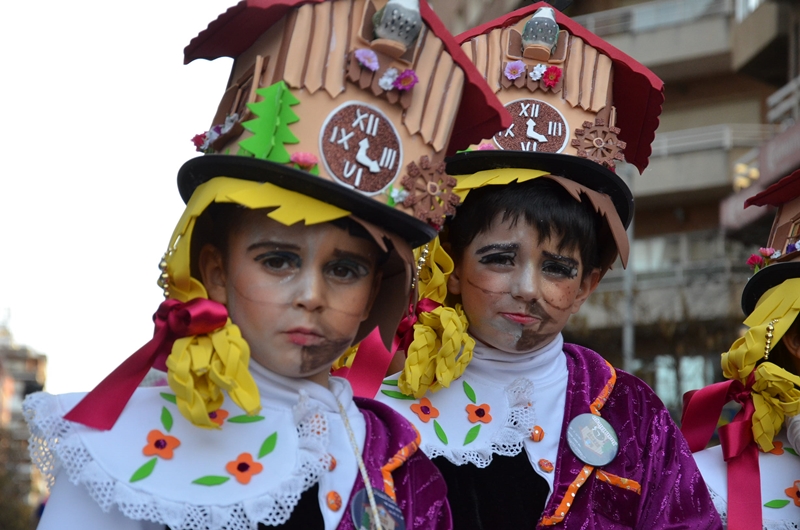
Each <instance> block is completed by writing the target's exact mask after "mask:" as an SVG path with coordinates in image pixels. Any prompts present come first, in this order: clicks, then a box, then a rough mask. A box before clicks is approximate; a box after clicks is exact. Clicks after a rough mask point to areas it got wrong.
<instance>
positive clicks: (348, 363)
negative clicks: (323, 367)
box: [331, 343, 360, 370]
mask: <svg viewBox="0 0 800 530" xmlns="http://www.w3.org/2000/svg"><path fill="white" fill-rule="evenodd" d="M359 344H360V343H359ZM356 353H358V344H356V345H355V346H350V347H349V348H348V349H347V351H346V352H344V353H343V354H342V356H341V357H339V358H338V359H336V362H334V363H333V366H331V369H333V370H338V369H339V368H351V367H352V366H353V359H355V358H356Z"/></svg>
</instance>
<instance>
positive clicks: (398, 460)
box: [381, 429, 420, 501]
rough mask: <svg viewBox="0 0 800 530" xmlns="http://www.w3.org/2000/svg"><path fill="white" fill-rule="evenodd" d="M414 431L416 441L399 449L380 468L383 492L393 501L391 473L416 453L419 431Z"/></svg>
mask: <svg viewBox="0 0 800 530" xmlns="http://www.w3.org/2000/svg"><path fill="white" fill-rule="evenodd" d="M414 430H415V431H416V433H417V437H416V439H415V440H414V441H413V442H411V443H410V444H408V445H407V446H405V447H403V448H402V449H400V450H399V451H398V452H397V454H395V455H394V456H393V457H392V458H391V459H390V460H389V462H387V463H386V465H385V466H383V467H382V468H381V474H382V475H383V491H385V492H386V494H387V495H388V496H389V497H391V498H392V500H394V501H397V495H396V494H395V492H394V478H392V471H394V470H395V469H397V468H398V467H400V466H402V465H403V464H404V463H405V461H406V460H408V459H409V457H410V456H411V455H413V454H414V453H416V452H417V449H418V448H419V443H420V436H419V431H417V430H416V429H414Z"/></svg>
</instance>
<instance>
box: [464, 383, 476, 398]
mask: <svg viewBox="0 0 800 530" xmlns="http://www.w3.org/2000/svg"><path fill="white" fill-rule="evenodd" d="M464 393H465V394H466V395H467V397H468V398H469V400H470V401H472V402H473V403H476V401H475V391H474V390H472V387H471V386H469V383H467V382H466V381H464Z"/></svg>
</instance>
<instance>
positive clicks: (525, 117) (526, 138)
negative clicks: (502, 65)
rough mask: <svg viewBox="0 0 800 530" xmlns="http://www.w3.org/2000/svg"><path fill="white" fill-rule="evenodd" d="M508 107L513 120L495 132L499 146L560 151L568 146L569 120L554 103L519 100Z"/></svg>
mask: <svg viewBox="0 0 800 530" xmlns="http://www.w3.org/2000/svg"><path fill="white" fill-rule="evenodd" d="M505 107H506V109H507V110H508V112H510V113H511V117H512V118H513V120H514V121H513V122H512V123H511V127H509V128H508V129H506V130H505V131H500V132H499V133H497V134H495V135H494V143H495V144H496V145H497V147H499V148H500V149H507V150H509V151H531V152H534V151H535V152H539V153H560V152H561V151H563V150H564V148H565V147H566V146H567V140H568V139H569V133H568V132H567V131H568V130H569V129H568V128H567V120H565V119H564V116H562V115H561V113H560V112H559V111H558V109H556V108H555V107H553V106H552V105H548V104H547V103H545V102H544V101H539V100H538V99H518V100H516V101H512V102H510V103H506V105H505Z"/></svg>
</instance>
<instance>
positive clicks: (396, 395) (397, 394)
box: [381, 390, 416, 401]
mask: <svg viewBox="0 0 800 530" xmlns="http://www.w3.org/2000/svg"><path fill="white" fill-rule="evenodd" d="M381 394H383V395H385V396H389V397H390V398H395V399H409V400H411V401H414V400H415V399H416V398H415V397H414V396H407V395H405V394H403V393H402V392H398V391H397V390H381Z"/></svg>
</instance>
